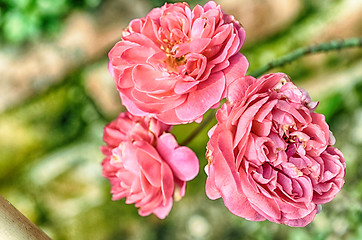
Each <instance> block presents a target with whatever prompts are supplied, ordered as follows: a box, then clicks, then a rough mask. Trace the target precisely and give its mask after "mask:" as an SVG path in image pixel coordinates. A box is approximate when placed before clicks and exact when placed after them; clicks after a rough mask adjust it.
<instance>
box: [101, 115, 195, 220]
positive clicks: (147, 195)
mask: <svg viewBox="0 0 362 240" xmlns="http://www.w3.org/2000/svg"><path fill="white" fill-rule="evenodd" d="M168 130H170V126H169V125H166V124H164V123H161V122H159V121H158V120H155V119H153V118H150V117H134V116H132V115H131V114H129V113H121V114H120V115H119V116H118V118H117V119H116V120H115V121H114V122H111V123H110V124H108V125H107V126H106V127H105V129H104V141H105V142H106V144H107V146H104V147H102V152H103V153H104V154H105V155H106V158H105V159H104V160H103V163H102V166H103V176H104V177H106V178H108V179H109V181H110V183H111V185H112V190H111V193H112V195H113V200H119V199H121V198H124V197H126V203H128V204H132V203H135V205H136V207H138V208H139V214H140V215H141V216H146V215H149V214H151V213H154V214H155V215H156V216H158V217H159V218H165V217H166V216H167V214H168V213H169V212H170V210H171V207H172V203H173V200H174V199H176V200H178V199H180V198H181V197H183V196H184V195H185V188H186V181H189V180H191V179H193V178H194V177H195V176H196V175H197V173H198V170H199V163H198V160H197V157H196V155H195V153H194V152H193V151H191V150H190V149H189V148H187V147H179V146H178V144H177V142H176V140H175V138H174V137H173V136H172V135H171V134H170V133H167V132H166V131H168Z"/></svg>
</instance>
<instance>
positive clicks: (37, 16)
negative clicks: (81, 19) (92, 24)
mask: <svg viewBox="0 0 362 240" xmlns="http://www.w3.org/2000/svg"><path fill="white" fill-rule="evenodd" d="M100 2H101V0H76V1H73V0H54V1H53V0H2V1H1V2H0V19H1V20H0V40H1V41H4V42H7V43H11V44H22V43H25V42H29V41H34V40H36V39H38V38H39V37H44V36H45V35H46V36H48V35H53V34H54V33H56V32H57V31H58V30H59V28H60V27H61V24H62V19H64V17H65V16H66V15H68V13H69V12H70V11H71V10H73V9H75V8H79V9H93V8H95V7H97V6H98V5H99V4H100Z"/></svg>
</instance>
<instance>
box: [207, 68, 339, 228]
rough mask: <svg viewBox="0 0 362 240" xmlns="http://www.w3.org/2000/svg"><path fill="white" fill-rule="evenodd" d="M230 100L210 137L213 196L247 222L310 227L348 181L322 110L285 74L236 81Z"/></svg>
mask: <svg viewBox="0 0 362 240" xmlns="http://www.w3.org/2000/svg"><path fill="white" fill-rule="evenodd" d="M228 99H229V101H230V103H226V104H224V105H223V106H222V108H221V109H220V110H219V111H218V112H217V120H218V123H217V125H216V126H214V128H213V129H212V130H210V132H209V136H210V141H209V142H208V144H207V149H208V151H207V158H208V161H209V165H208V168H207V171H208V178H207V182H206V193H207V196H208V197H209V198H210V199H217V198H219V197H222V198H223V200H224V203H225V205H226V207H227V208H228V209H229V210H230V211H231V212H232V213H233V214H235V215H237V216H240V217H243V218H246V219H248V220H253V221H262V220H265V219H268V220H269V221H273V222H277V223H283V224H287V225H289V226H297V227H301V226H305V225H307V224H308V223H310V222H311V221H312V220H313V218H314V216H315V215H316V213H317V211H318V205H319V204H324V203H327V202H329V201H331V200H332V199H333V198H334V196H335V195H336V194H337V193H338V192H339V190H340V189H341V188H342V185H343V183H344V176H345V161H344V157H343V154H342V153H341V152H340V151H339V150H338V149H337V148H334V147H332V146H331V145H333V144H334V138H333V135H332V134H331V133H330V131H329V127H328V125H327V123H326V122H325V118H324V116H323V115H322V114H318V113H315V112H314V109H315V107H316V105H317V104H316V103H314V102H311V100H310V98H309V96H308V94H307V93H306V92H305V91H304V90H302V89H299V88H298V87H296V86H295V85H294V84H293V83H292V82H290V80H289V78H288V76H286V75H285V74H282V73H276V74H269V75H265V76H263V77H261V78H260V79H254V78H253V77H245V79H243V80H242V81H234V82H233V83H232V84H230V88H229V91H228Z"/></svg>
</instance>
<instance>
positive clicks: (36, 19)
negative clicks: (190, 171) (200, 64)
mask: <svg viewBox="0 0 362 240" xmlns="http://www.w3.org/2000/svg"><path fill="white" fill-rule="evenodd" d="M108 1H113V0H108ZM100 2H101V1H100V0H78V1H71V0H56V1H51V0H2V1H1V2H0V28H1V29H0V38H1V40H2V41H5V42H6V43H12V44H14V45H16V44H22V43H24V42H27V41H34V40H36V39H42V38H43V37H45V36H48V35H51V34H52V33H53V32H56V31H57V29H59V28H60V27H61V25H62V24H63V21H61V20H62V19H63V18H64V17H65V16H66V15H68V14H69V13H70V12H72V11H75V10H77V9H80V8H81V9H83V10H86V11H96V10H98V9H99V6H100V5H102V4H101V3H100ZM170 2H173V1H170ZM188 2H189V4H190V5H191V6H193V5H195V4H196V3H200V4H203V3H204V2H206V1H188ZM302 2H303V8H302V11H300V15H299V16H298V17H297V18H296V19H295V20H294V21H293V22H292V23H290V25H288V26H286V27H285V28H283V29H281V30H280V31H279V32H276V33H275V34H273V35H272V36H270V37H267V38H264V39H261V40H259V41H257V42H250V43H248V44H247V45H245V46H244V47H243V53H244V54H245V55H246V56H247V58H248V59H249V61H250V63H251V66H250V69H249V71H250V72H251V71H253V70H255V69H257V68H258V67H259V66H261V65H263V64H265V63H267V62H268V61H270V60H273V59H275V58H277V57H278V56H282V55H284V54H285V53H288V52H290V51H291V50H293V49H295V48H297V47H300V46H305V45H306V44H307V43H308V41H309V40H310V38H311V36H315V35H316V33H319V32H321V31H322V30H323V29H324V28H326V27H327V26H328V24H329V19H330V18H332V17H334V16H335V14H336V12H337V11H338V10H340V8H341V7H342V6H344V5H343V4H345V2H346V1H342V0H330V1H327V0H322V1H312V0H303V1H302ZM144 3H145V4H150V5H151V6H153V7H158V6H161V5H163V4H164V2H163V1H160V0H144ZM129 20H130V19H129ZM104 56H106V53H105V54H104ZM361 56H362V54H361V49H350V50H343V51H340V52H331V53H328V54H325V53H322V54H318V55H317V56H309V57H305V58H303V59H300V60H297V61H295V62H293V63H291V64H289V65H287V66H283V67H281V68H278V69H274V70H273V71H283V72H285V73H287V74H289V75H290V76H291V77H292V79H293V80H294V81H296V82H297V83H298V84H301V85H302V86H303V87H305V88H306V90H308V91H313V92H316V93H317V94H313V95H312V94H311V97H312V99H313V100H314V101H319V102H320V103H319V106H318V108H317V112H320V113H323V114H325V115H326V119H327V122H328V123H329V124H330V129H331V130H332V131H333V133H334V135H335V137H336V139H337V143H336V145H337V147H339V148H340V149H341V150H342V152H343V153H344V154H345V157H346V161H347V176H346V184H345V186H344V187H343V189H342V191H341V192H340V193H339V194H338V195H337V197H336V198H335V199H334V200H333V201H332V202H331V203H328V204H325V205H324V206H323V211H322V212H321V213H319V214H318V215H317V216H316V219H315V220H314V221H313V222H312V223H311V224H310V225H308V226H307V227H305V228H291V227H287V226H284V225H278V224H275V223H271V222H267V221H265V222H250V221H247V220H245V219H241V218H238V217H236V216H234V215H233V214H231V213H230V212H229V211H228V210H227V209H226V207H225V206H224V204H223V202H222V199H219V200H216V201H211V200H209V199H208V198H207V197H206V195H205V191H204V185H205V180H206V174H205V173H204V171H203V168H204V166H205V165H206V164H207V160H206V159H205V155H204V154H205V148H206V143H207V141H208V136H207V132H208V130H209V129H210V128H211V127H212V125H213V124H215V120H213V121H212V122H211V123H209V124H208V125H207V126H206V127H205V128H204V129H203V130H202V132H201V133H200V134H199V135H198V136H197V137H196V138H194V139H193V140H192V141H191V142H190V144H189V146H190V147H191V148H192V149H193V150H194V151H195V152H196V154H197V156H198V157H199V159H200V173H199V175H198V176H197V177H196V178H195V179H194V180H192V181H190V182H189V183H188V187H187V192H186V196H185V197H184V198H183V199H182V200H181V201H180V202H176V203H174V206H173V209H172V211H171V213H170V215H169V216H168V217H167V218H166V219H165V220H159V219H157V217H155V216H153V215H151V216H148V217H140V216H139V215H138V213H137V209H136V208H135V207H134V205H127V204H125V201H124V200H121V201H116V202H113V201H111V195H110V193H109V191H110V185H109V183H108V181H107V180H106V179H104V178H103V177H102V175H101V167H100V162H101V161H102V158H103V156H102V154H101V152H100V151H99V146H101V145H102V144H103V143H102V131H103V127H104V125H105V124H106V123H108V121H109V120H110V119H105V118H104V117H102V114H101V113H100V111H99V109H97V105H96V104H94V102H95V101H97V99H95V98H94V97H93V98H92V97H91V96H90V95H89V93H88V92H87V90H86V88H85V87H84V85H85V81H86V79H85V77H84V76H85V74H83V73H84V72H85V71H86V70H85V69H84V68H83V67H82V68H81V69H77V70H76V71H75V72H74V73H71V74H68V75H67V77H66V78H65V79H63V80H62V81H61V82H60V83H58V84H56V85H54V86H52V87H50V88H49V89H48V90H47V91H45V92H43V93H40V94H38V95H36V96H34V97H33V98H31V99H28V100H27V101H25V102H23V103H22V104H20V105H19V106H17V107H14V108H13V109H10V110H7V111H5V112H3V113H0V192H1V194H2V195H4V196H5V197H6V198H7V199H8V200H9V201H10V202H12V203H13V204H14V205H15V206H16V207H17V208H18V209H20V211H22V212H23V213H24V214H25V215H26V216H27V217H29V218H30V219H31V220H32V221H34V222H35V223H36V224H37V225H38V226H40V227H41V228H42V229H43V230H44V231H46V232H47V233H48V234H49V235H50V236H51V237H52V238H53V239H56V240H57V239H58V240H63V239H64V240H66V239H77V240H78V239H79V240H81V239H87V240H88V239H95V240H98V239H102V240H103V239H104V240H115V239H128V240H135V239H137V240H138V239H144V240H162V239H174V240H184V239H187V240H188V239H190V240H191V239H192V240H194V239H196V240H202V239H211V240H213V239H215V240H218V239H226V240H234V239H235V240H236V239H248V240H249V239H251V240H252V239H255V240H264V239H290V240H308V239H317V240H323V239H328V240H338V239H356V240H357V239H362V225H361V223H362V181H361V179H360V176H361V175H362V168H361V167H360V165H361V164H362V73H361V66H362V65H361V64H362V62H361ZM100 61H103V59H101V60H100ZM333 79H337V80H338V79H342V83H343V84H339V83H338V81H336V83H335V82H333V81H334V80H333ZM329 82H331V83H332V84H329V85H327V83H329ZM320 83H322V84H320ZM324 83H325V84H324ZM338 84H339V85H338ZM325 88H328V89H327V90H326V89H325ZM0 97H1V96H0ZM205 118H206V117H205ZM197 126H198V125H197V124H196V123H192V124H187V125H180V126H175V127H174V128H173V130H172V132H173V133H174V134H175V135H176V138H177V140H178V141H179V142H182V141H184V140H185V139H186V137H187V136H188V135H189V134H190V133H191V132H192V131H193V130H194V129H195V128H197Z"/></svg>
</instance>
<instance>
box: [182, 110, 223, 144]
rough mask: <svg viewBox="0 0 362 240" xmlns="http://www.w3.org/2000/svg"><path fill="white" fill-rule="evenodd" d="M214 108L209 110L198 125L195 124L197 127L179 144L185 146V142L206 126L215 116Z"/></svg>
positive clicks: (188, 141) (189, 140) (187, 142)
mask: <svg viewBox="0 0 362 240" xmlns="http://www.w3.org/2000/svg"><path fill="white" fill-rule="evenodd" d="M215 111H216V110H215V109H213V110H212V111H210V113H209V115H208V116H207V118H206V119H204V120H203V121H202V122H201V123H200V125H199V126H197V128H195V129H194V131H192V132H191V134H190V135H189V136H188V137H187V138H186V139H185V140H184V141H183V142H182V143H181V144H180V145H181V146H186V145H187V144H189V143H190V142H191V141H192V140H193V139H194V138H195V137H196V136H197V134H199V133H200V132H201V131H202V129H204V127H206V126H207V124H209V123H210V122H211V121H212V119H214V117H215Z"/></svg>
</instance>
